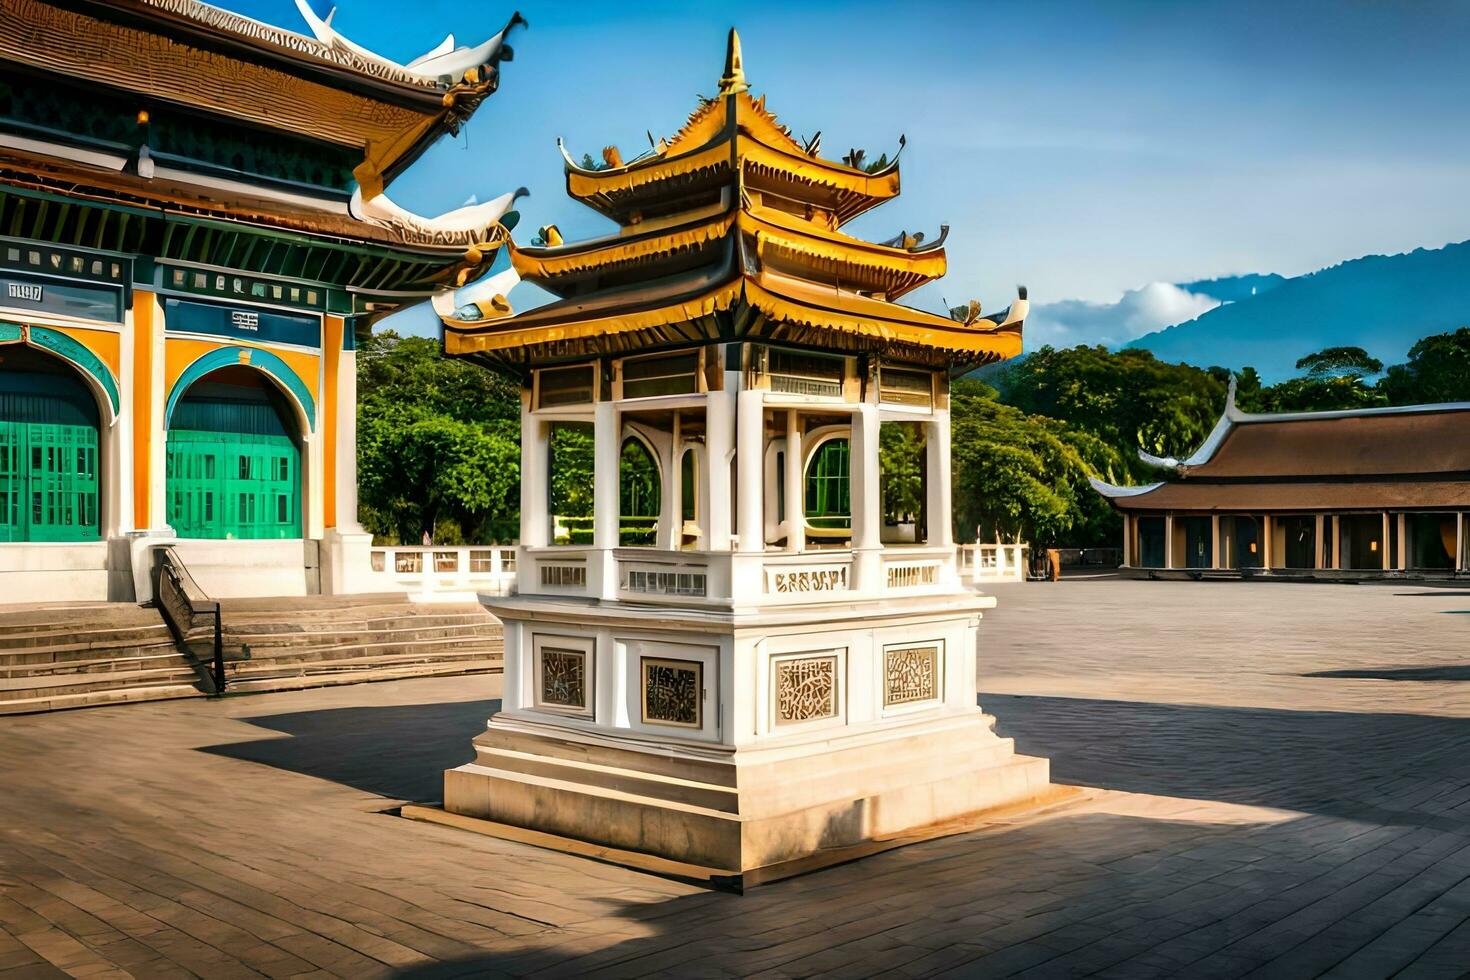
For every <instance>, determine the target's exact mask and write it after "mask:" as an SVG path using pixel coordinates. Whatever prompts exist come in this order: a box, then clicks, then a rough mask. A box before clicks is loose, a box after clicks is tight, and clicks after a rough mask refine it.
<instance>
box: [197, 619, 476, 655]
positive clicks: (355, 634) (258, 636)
mask: <svg viewBox="0 0 1470 980" xmlns="http://www.w3.org/2000/svg"><path fill="white" fill-rule="evenodd" d="M500 635H501V630H500V626H499V625H497V624H492V623H487V622H483V621H482V622H475V623H459V624H451V625H428V626H420V625H417V624H401V625H393V626H387V627H372V626H363V627H355V628H352V629H343V630H311V631H299V632H289V631H284V630H283V631H280V632H270V633H238V632H235V631H233V630H231V631H227V632H226V633H225V636H224V641H225V643H226V644H227V645H234V646H239V645H242V644H247V645H249V647H250V649H252V650H256V649H265V648H280V649H286V648H290V647H309V646H329V645H338V646H340V645H342V644H349V643H372V642H375V641H380V640H383V639H387V638H391V637H406V638H419V639H429V638H431V637H438V638H441V639H455V638H459V637H476V636H480V637H487V638H488V637H499V636H500Z"/></svg>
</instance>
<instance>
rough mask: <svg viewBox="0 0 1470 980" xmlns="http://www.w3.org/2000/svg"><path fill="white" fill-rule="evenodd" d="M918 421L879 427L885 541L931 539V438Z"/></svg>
mask: <svg viewBox="0 0 1470 980" xmlns="http://www.w3.org/2000/svg"><path fill="white" fill-rule="evenodd" d="M924 429H925V427H924V425H923V424H922V423H919V422H882V423H880V424H879V426H878V486H879V492H880V495H881V496H882V500H883V526H882V528H881V529H880V532H879V534H880V540H881V541H882V543H884V544H922V543H924V542H926V541H927V540H928V534H927V528H926V524H927V520H926V518H927V516H928V515H927V513H926V506H925V503H926V501H927V500H928V495H929V493H928V490H929V479H928V476H929V474H928V457H929V452H928V440H927V439H926V437H925V431H924Z"/></svg>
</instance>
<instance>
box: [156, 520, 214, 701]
mask: <svg viewBox="0 0 1470 980" xmlns="http://www.w3.org/2000/svg"><path fill="white" fill-rule="evenodd" d="M153 598H154V602H155V603H156V604H157V606H158V610H159V612H161V613H163V621H164V622H165V623H167V624H168V629H169V632H170V633H172V634H173V637H174V640H175V642H177V643H178V644H179V645H180V646H181V647H183V648H184V649H186V650H189V652H190V653H193V652H194V650H193V648H192V647H191V646H190V640H189V636H190V634H191V633H192V632H193V631H194V624H195V622H196V621H197V620H198V619H199V618H200V617H205V618H206V619H207V620H208V621H209V622H208V626H212V627H213V629H212V633H213V650H212V654H213V656H212V657H211V658H210V681H211V682H212V683H213V685H214V693H215V694H223V693H225V684H226V681H225V644H224V623H223V621H222V619H221V616H220V605H219V602H218V600H215V599H211V598H209V596H208V595H206V594H205V592H204V590H203V589H201V588H200V587H199V584H198V583H197V582H195V581H194V577H193V576H192V575H190V574H189V569H188V568H186V567H185V566H184V562H183V561H182V559H180V558H179V554H178V552H176V551H175V550H174V549H172V548H156V549H154V551H153Z"/></svg>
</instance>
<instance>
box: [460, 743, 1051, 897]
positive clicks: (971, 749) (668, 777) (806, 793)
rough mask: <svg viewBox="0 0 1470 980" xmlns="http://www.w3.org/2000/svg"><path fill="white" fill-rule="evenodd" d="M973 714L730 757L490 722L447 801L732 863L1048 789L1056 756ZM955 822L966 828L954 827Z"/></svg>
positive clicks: (764, 860) (810, 849) (935, 819)
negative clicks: (1024, 748) (1034, 750)
mask: <svg viewBox="0 0 1470 980" xmlns="http://www.w3.org/2000/svg"><path fill="white" fill-rule="evenodd" d="M992 722H993V719H991V718H990V717H988V716H983V715H978V714H977V715H974V716H971V717H966V718H949V719H944V720H943V721H939V722H927V723H926V722H919V723H915V724H914V725H911V726H904V728H903V729H902V730H899V731H890V732H885V733H883V737H882V738H874V739H852V740H848V744H845V745H844V746H843V747H841V748H837V749H833V748H831V747H828V746H812V747H810V748H808V750H807V751H803V752H800V753H796V754H789V753H785V752H779V751H768V750H761V749H751V750H742V751H736V752H732V753H730V755H729V756H728V757H727V758H726V759H723V760H714V759H695V758H689V757H686V756H682V755H681V754H679V753H670V752H668V751H667V749H662V748H660V747H658V746H653V745H646V746H636V747H635V746H633V745H631V744H627V743H623V744H619V741H618V740H616V739H609V738H599V737H595V736H593V737H589V736H587V735H583V734H578V735H576V736H570V737H569V736H568V735H567V734H566V733H561V732H546V731H540V732H538V731H536V729H535V727H534V726H526V725H523V724H515V723H497V722H492V723H491V726H490V729H489V730H488V731H487V732H485V734H483V735H481V736H480V737H479V738H477V739H476V740H475V752H476V759H475V761H474V762H472V763H469V764H467V765H464V766H461V767H459V768H458V769H451V770H449V771H448V772H446V773H445V781H444V806H445V810H447V811H448V812H450V813H454V814H459V815H462V816H470V817H476V818H479V819H482V820H488V821H493V822H494V823H499V824H509V825H511V826H514V827H523V828H527V829H531V830H537V831H540V832H542V833H545V834H551V835H555V836H558V837H567V838H572V839H574V840H581V841H587V842H590V843H594V844H599V845H604V846H607V847H612V848H617V849H621V850H628V851H636V852H641V853H644V854H652V855H657V856H659V857H662V858H666V859H669V860H672V861H677V862H681V863H685V864H690V865H699V866H703V867H708V868H714V869H719V870H723V871H727V872H730V873H733V874H738V873H742V872H749V871H752V870H755V869H760V868H766V867H769V866H772V865H780V864H784V863H788V862H793V861H799V860H801V859H804V858H809V857H811V856H813V855H818V854H821V853H823V852H828V851H833V852H835V851H841V850H844V849H849V848H853V847H856V846H860V845H862V844H864V843H868V842H874V841H882V840H885V839H889V838H900V837H904V836H906V835H913V834H915V833H916V832H920V831H922V830H924V829H925V828H930V827H936V826H939V825H946V824H954V823H956V822H957V821H960V820H962V819H963V818H965V817H969V816H972V815H976V814H979V813H981V812H983V811H986V810H991V809H994V808H998V807H1002V806H1008V805H1013V804H1018V803H1024V802H1027V801H1041V800H1044V799H1045V798H1046V797H1047V793H1048V790H1049V788H1050V787H1049V774H1048V763H1047V760H1045V759H1037V758H1031V757H1028V756H1019V755H1016V754H1015V752H1014V750H1013V748H1012V744H1011V740H1010V739H1003V738H999V737H997V736H996V735H995V734H994V732H992V731H991V724H992ZM956 829H962V828H959V827H956Z"/></svg>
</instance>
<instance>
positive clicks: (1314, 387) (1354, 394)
mask: <svg viewBox="0 0 1470 980" xmlns="http://www.w3.org/2000/svg"><path fill="white" fill-rule="evenodd" d="M1296 366H1297V369H1298V370H1301V371H1304V372H1306V373H1305V374H1303V375H1302V376H1301V377H1299V378H1290V379H1288V380H1286V381H1283V382H1281V383H1280V384H1274V385H1271V386H1270V387H1269V388H1262V389H1261V390H1260V391H1259V392H1257V393H1255V394H1254V396H1253V397H1252V398H1250V399H1249V401H1248V403H1243V404H1242V405H1241V407H1242V408H1247V409H1248V410H1250V411H1257V412H1325V411H1334V410H1338V409H1350V408H1373V407H1375V406H1379V405H1386V404H1388V397H1387V396H1386V395H1385V394H1384V393H1383V392H1382V391H1380V390H1379V389H1378V388H1377V387H1376V386H1374V385H1370V384H1368V381H1367V378H1368V377H1369V376H1370V375H1374V374H1377V373H1378V372H1380V371H1382V370H1383V362H1382V361H1380V360H1378V358H1376V357H1372V356H1371V355H1369V353H1368V352H1367V351H1365V350H1364V349H1363V348H1361V347H1328V348H1326V349H1325V350H1321V351H1318V352H1317V353H1315V354H1308V355H1307V356H1305V357H1303V358H1302V359H1301V360H1299V361H1297V362H1296ZM1237 400H1239V391H1238V390H1237Z"/></svg>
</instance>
